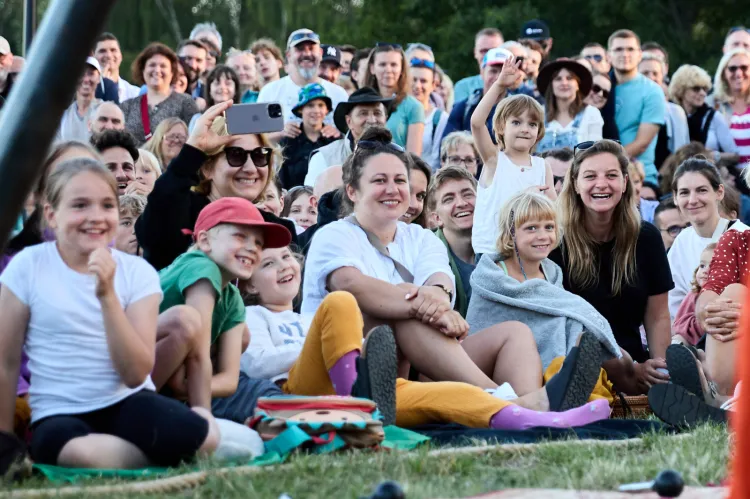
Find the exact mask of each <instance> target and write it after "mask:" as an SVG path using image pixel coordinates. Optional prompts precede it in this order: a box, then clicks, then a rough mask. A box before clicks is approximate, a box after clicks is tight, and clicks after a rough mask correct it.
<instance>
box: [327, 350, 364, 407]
mask: <svg viewBox="0 0 750 499" xmlns="http://www.w3.org/2000/svg"><path fill="white" fill-rule="evenodd" d="M358 358H359V351H358V350H352V351H351V352H348V353H345V354H344V355H343V356H342V357H341V358H340V359H339V360H337V361H336V363H335V364H334V365H333V367H332V368H331V369H329V370H328V376H329V377H330V378H331V384H333V389H334V390H335V391H336V395H339V396H342V397H347V396H349V395H351V394H352V386H353V385H354V382H355V381H356V380H357V359H358Z"/></svg>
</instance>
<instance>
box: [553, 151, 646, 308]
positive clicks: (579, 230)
mask: <svg viewBox="0 0 750 499" xmlns="http://www.w3.org/2000/svg"><path fill="white" fill-rule="evenodd" d="M602 154H611V155H612V156H614V157H615V158H616V159H617V163H618V165H619V169H620V173H621V174H622V176H623V177H624V181H625V192H624V193H623V194H622V199H620V202H619V204H618V205H617V206H616V207H615V210H614V213H613V214H612V233H613V234H614V239H615V247H614V250H613V252H612V261H613V265H612V282H611V283H610V285H611V290H612V294H613V295H619V294H620V292H621V291H622V288H623V285H624V284H629V285H632V284H633V283H635V279H636V261H635V247H636V243H637V242H638V235H639V234H640V232H641V215H640V212H639V211H638V200H637V199H636V197H635V189H634V188H633V183H632V181H631V180H630V179H629V178H628V165H629V164H630V161H629V159H628V155H627V153H626V152H625V149H624V148H623V147H622V146H621V145H620V144H618V143H617V142H615V141H613V140H600V141H598V142H596V143H595V144H594V145H592V146H591V147H589V148H588V149H584V150H578V151H577V153H576V155H575V157H574V158H573V165H572V166H571V167H570V168H569V169H568V173H566V175H565V183H564V184H563V189H562V192H560V196H559V197H558V198H557V203H558V206H559V208H560V213H561V218H562V230H563V231H564V232H565V244H564V245H563V247H562V251H563V256H564V257H565V260H566V266H567V271H568V275H569V276H570V280H571V282H572V283H573V284H574V285H576V286H579V287H581V288H590V287H592V286H594V285H595V284H596V283H598V282H599V265H600V262H599V261H598V260H597V257H596V254H597V251H598V248H597V246H598V243H597V241H596V240H595V239H594V238H593V237H592V236H591V234H589V233H588V231H587V230H586V224H585V220H586V206H585V205H584V204H583V200H582V199H581V196H580V194H579V193H578V192H577V190H576V189H577V186H576V181H577V180H578V176H579V174H580V172H581V165H582V164H583V163H584V162H585V161H586V160H589V159H593V158H594V157H596V156H599V155H602Z"/></svg>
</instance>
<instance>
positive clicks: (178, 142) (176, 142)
mask: <svg viewBox="0 0 750 499" xmlns="http://www.w3.org/2000/svg"><path fill="white" fill-rule="evenodd" d="M187 137H188V127H187V125H186V124H185V122H184V121H182V120H181V119H180V118H167V119H165V120H164V121H162V122H161V123H159V126H157V127H156V130H155V131H154V136H153V137H151V139H149V140H148V142H146V143H145V144H143V148H144V149H145V150H147V151H148V152H150V153H151V154H153V155H154V156H156V159H158V160H159V164H160V165H161V169H162V171H164V170H166V169H167V167H168V166H169V163H171V162H172V160H173V159H174V158H176V157H177V155H178V154H179V153H180V151H181V150H182V146H183V145H185V141H186V140H187Z"/></svg>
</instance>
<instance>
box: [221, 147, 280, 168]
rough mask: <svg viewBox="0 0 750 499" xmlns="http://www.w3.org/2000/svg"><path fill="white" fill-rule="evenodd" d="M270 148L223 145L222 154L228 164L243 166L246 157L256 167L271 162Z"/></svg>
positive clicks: (264, 165) (262, 166) (237, 166)
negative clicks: (244, 147)
mask: <svg viewBox="0 0 750 499" xmlns="http://www.w3.org/2000/svg"><path fill="white" fill-rule="evenodd" d="M272 152H273V151H272V149H271V148H270V147H256V148H255V149H243V148H242V147H225V148H224V155H225V156H226V158H227V163H229V166H233V167H235V168H239V167H240V166H245V163H247V157H248V156H250V159H252V160H253V164H254V165H255V166H256V167H258V168H264V167H266V166H268V164H269V163H270V162H271V154H272Z"/></svg>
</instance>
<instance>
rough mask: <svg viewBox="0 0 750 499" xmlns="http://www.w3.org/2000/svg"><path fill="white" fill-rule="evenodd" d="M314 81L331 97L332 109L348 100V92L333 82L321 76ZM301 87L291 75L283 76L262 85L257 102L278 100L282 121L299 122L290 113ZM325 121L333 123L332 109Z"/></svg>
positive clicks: (297, 100)
mask: <svg viewBox="0 0 750 499" xmlns="http://www.w3.org/2000/svg"><path fill="white" fill-rule="evenodd" d="M315 83H320V84H321V85H323V88H324V89H325V91H326V94H327V95H328V97H330V99H331V103H332V104H333V109H334V110H335V109H336V106H338V105H339V102H345V101H347V100H349V94H347V93H346V90H344V89H343V88H342V87H340V86H338V85H336V84H335V83H331V82H330V81H328V80H324V79H323V78H318V81H317V82H315ZM301 89H302V87H300V86H299V85H297V84H296V83H294V82H293V81H292V78H291V77H289V76H285V77H283V78H281V79H279V80H276V81H272V82H271V83H268V84H267V85H266V86H265V87H263V88H262V89H261V90H260V94H259V95H258V102H278V103H280V104H281V107H282V108H283V109H284V123H288V122H290V121H293V122H297V123H300V122H302V120H301V119H300V118H297V117H296V116H295V115H294V114H292V108H293V107H294V106H296V105H297V102H299V91H300V90H301ZM325 122H326V124H329V125H332V124H333V110H332V111H331V112H330V113H328V116H326V119H325Z"/></svg>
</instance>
